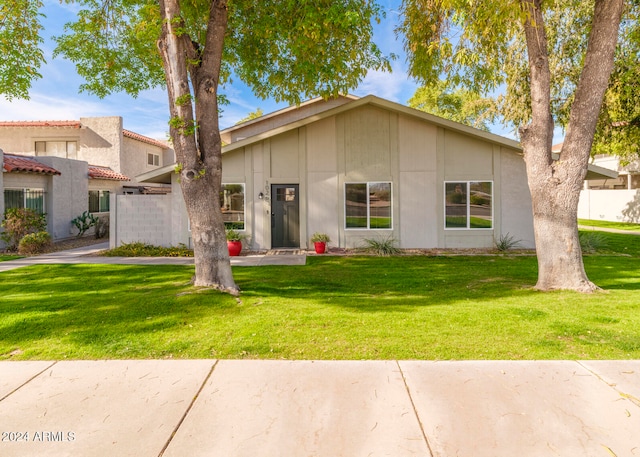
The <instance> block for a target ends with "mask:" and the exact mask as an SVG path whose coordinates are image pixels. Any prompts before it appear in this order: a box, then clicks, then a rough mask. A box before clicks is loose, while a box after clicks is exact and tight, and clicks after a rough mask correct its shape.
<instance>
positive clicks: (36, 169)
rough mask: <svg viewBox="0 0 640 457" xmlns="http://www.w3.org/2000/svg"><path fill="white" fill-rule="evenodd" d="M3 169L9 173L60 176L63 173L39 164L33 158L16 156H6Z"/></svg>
mask: <svg viewBox="0 0 640 457" xmlns="http://www.w3.org/2000/svg"><path fill="white" fill-rule="evenodd" d="M2 167H3V168H4V169H5V170H7V172H9V173H11V172H18V171H21V172H24V173H38V174H42V175H60V174H61V173H60V172H59V171H58V170H56V169H55V168H52V167H50V166H48V165H45V164H43V163H40V162H38V161H37V160H36V159H35V158H33V157H27V156H20V155H15V154H4V160H3V163H2Z"/></svg>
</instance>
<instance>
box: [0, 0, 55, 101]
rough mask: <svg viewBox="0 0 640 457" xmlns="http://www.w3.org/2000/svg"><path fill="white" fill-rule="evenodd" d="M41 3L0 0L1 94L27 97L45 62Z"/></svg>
mask: <svg viewBox="0 0 640 457" xmlns="http://www.w3.org/2000/svg"><path fill="white" fill-rule="evenodd" d="M41 6H42V2H41V1H39V0H38V1H34V0H0V56H2V58H0V94H4V95H5V96H6V97H7V98H8V99H12V98H14V97H18V98H28V96H29V87H31V81H33V80H34V79H36V78H39V77H40V74H39V73H38V69H39V68H40V66H41V65H42V64H43V63H44V53H43V52H42V49H40V45H41V44H42V42H43V40H42V38H41V37H40V31H41V30H42V25H41V24H40V14H39V9H40V7H41Z"/></svg>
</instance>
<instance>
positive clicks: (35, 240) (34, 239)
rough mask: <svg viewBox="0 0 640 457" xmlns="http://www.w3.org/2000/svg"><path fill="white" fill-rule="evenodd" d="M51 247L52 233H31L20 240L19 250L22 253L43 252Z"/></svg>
mask: <svg viewBox="0 0 640 457" xmlns="http://www.w3.org/2000/svg"><path fill="white" fill-rule="evenodd" d="M49 248H51V235H49V233H47V232H37V233H29V234H28V235H25V236H23V237H22V239H21V240H20V243H19V244H18V252H19V253H20V254H22V255H34V254H42V253H43V252H46V251H47V250H48V249H49Z"/></svg>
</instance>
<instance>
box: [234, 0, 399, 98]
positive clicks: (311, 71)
mask: <svg viewBox="0 0 640 457" xmlns="http://www.w3.org/2000/svg"><path fill="white" fill-rule="evenodd" d="M229 8H230V9H229V30H228V35H227V39H226V41H225V45H226V47H227V49H226V51H227V57H228V61H229V62H231V63H232V65H233V67H234V71H235V73H236V74H237V75H238V76H239V77H240V78H241V79H242V80H243V81H244V82H246V83H247V84H248V85H250V86H251V87H252V88H253V90H254V92H255V93H256V94H257V95H259V96H261V97H263V98H266V97H273V98H275V99H276V100H278V101H282V100H286V101H289V102H293V103H299V102H300V101H301V100H302V99H304V98H308V97H311V96H317V95H321V96H325V97H331V96H337V95H338V94H343V93H346V92H348V91H349V90H350V89H352V88H353V87H355V86H356V85H357V83H358V82H359V81H360V80H361V79H362V78H363V77H364V76H365V75H366V72H367V70H368V69H387V70H388V69H390V64H389V59H388V58H386V57H384V56H383V55H382V53H381V52H380V50H379V49H378V48H377V46H375V44H373V43H372V42H371V39H372V35H373V28H372V25H371V21H372V20H375V19H376V18H377V17H379V16H380V15H381V14H382V11H381V10H380V9H379V7H378V6H377V5H376V4H375V3H374V2H373V1H360V0H346V1H341V2H334V1H330V0H322V1H310V0H304V1H267V2H262V3H260V5H259V6H257V5H256V4H255V2H253V1H249V0H238V1H234V2H233V3H231V4H230V5H229Z"/></svg>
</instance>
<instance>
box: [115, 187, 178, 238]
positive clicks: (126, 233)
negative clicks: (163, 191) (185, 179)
mask: <svg viewBox="0 0 640 457" xmlns="http://www.w3.org/2000/svg"><path fill="white" fill-rule="evenodd" d="M110 198H111V218H110V233H111V237H110V238H109V245H110V247H111V248H114V247H116V246H120V245H122V244H125V243H133V242H138V241H139V242H143V243H147V244H152V245H154V246H167V247H168V246H171V245H172V238H171V237H172V234H171V232H172V230H171V228H172V223H171V204H172V196H171V194H168V195H114V194H112V195H111V196H110Z"/></svg>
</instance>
